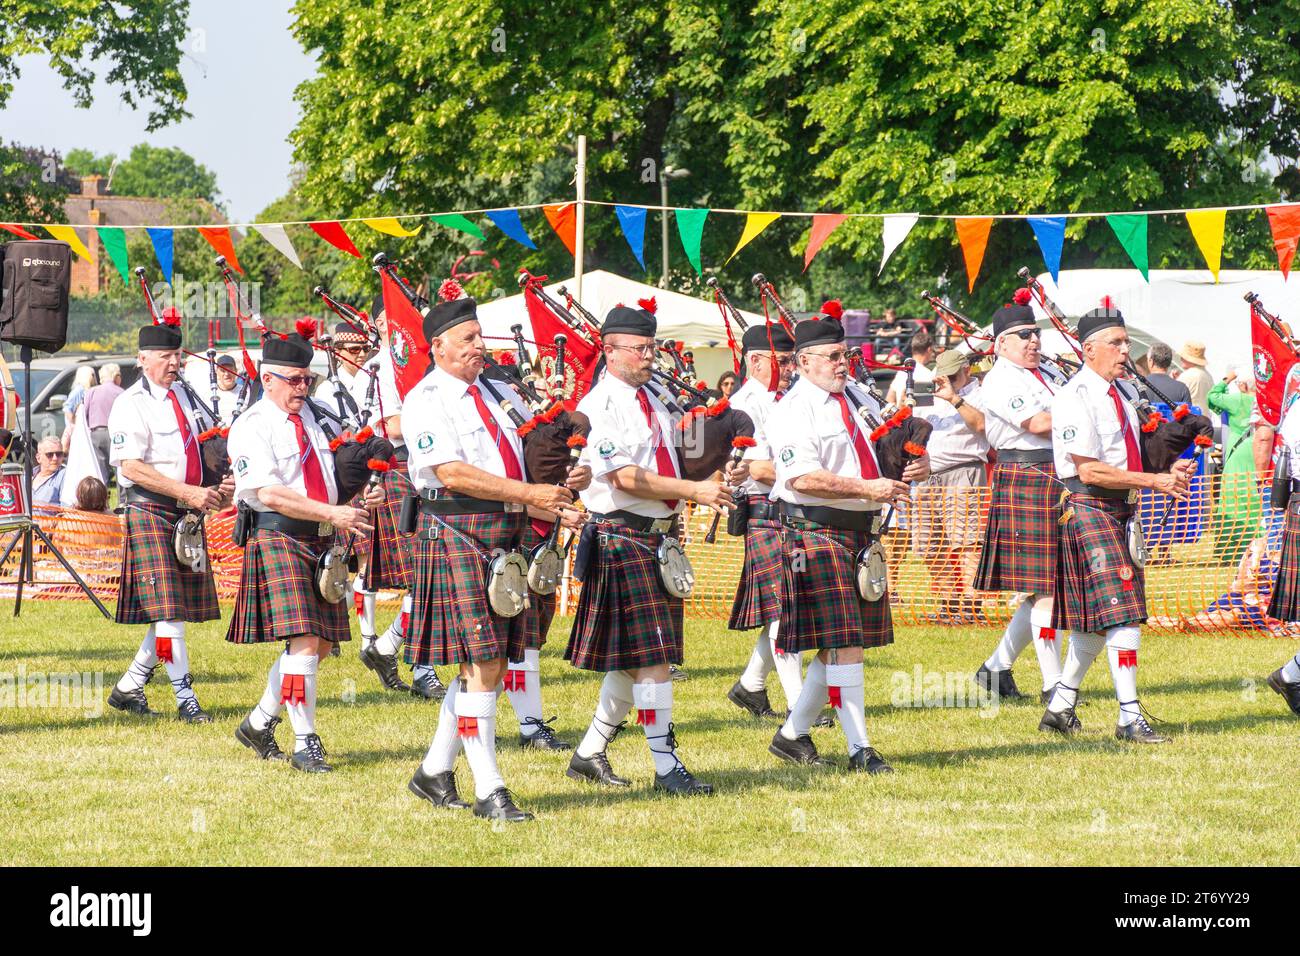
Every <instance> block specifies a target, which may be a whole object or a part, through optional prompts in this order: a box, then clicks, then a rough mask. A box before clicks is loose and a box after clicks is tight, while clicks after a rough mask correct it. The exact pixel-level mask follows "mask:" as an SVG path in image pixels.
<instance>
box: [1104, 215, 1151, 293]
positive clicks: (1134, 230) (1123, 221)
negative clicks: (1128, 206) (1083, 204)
mask: <svg viewBox="0 0 1300 956" xmlns="http://www.w3.org/2000/svg"><path fill="white" fill-rule="evenodd" d="M1106 221H1107V222H1108V223H1110V228H1111V229H1112V230H1113V231H1114V233H1115V238H1116V239H1118V240H1119V244H1120V245H1121V246H1123V247H1124V251H1125V252H1127V253H1128V257H1129V258H1130V259H1132V260H1133V265H1135V266H1137V269H1138V271H1139V272H1141V273H1142V278H1143V279H1145V280H1146V281H1147V282H1150V281H1151V276H1150V275H1148V270H1147V217H1146V214H1145V213H1128V214H1126V215H1121V216H1107V217H1106Z"/></svg>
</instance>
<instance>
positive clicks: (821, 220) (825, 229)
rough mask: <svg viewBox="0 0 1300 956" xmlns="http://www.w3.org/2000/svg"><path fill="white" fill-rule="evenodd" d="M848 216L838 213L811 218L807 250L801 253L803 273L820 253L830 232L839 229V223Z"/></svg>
mask: <svg viewBox="0 0 1300 956" xmlns="http://www.w3.org/2000/svg"><path fill="white" fill-rule="evenodd" d="M848 218H849V217H848V216H845V215H842V214H840V213H823V214H821V215H819V216H813V222H812V231H811V232H810V233H808V248H806V249H805V250H804V251H803V271H804V272H807V271H808V266H810V265H811V264H812V261H813V256H815V255H817V253H818V252H820V251H821V248H822V246H823V245H824V244H825V242H826V240H827V239H829V238H830V235H831V233H832V232H834V231H835V230H836V229H838V228H839V225H840V223H842V222H843V221H844V220H845V219H848Z"/></svg>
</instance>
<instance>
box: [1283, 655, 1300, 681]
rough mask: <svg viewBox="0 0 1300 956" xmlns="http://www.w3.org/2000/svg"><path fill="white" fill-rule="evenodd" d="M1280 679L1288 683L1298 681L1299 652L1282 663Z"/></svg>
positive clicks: (1299, 672) (1299, 677) (1299, 678)
mask: <svg viewBox="0 0 1300 956" xmlns="http://www.w3.org/2000/svg"><path fill="white" fill-rule="evenodd" d="M1282 679H1283V680H1284V681H1286V682H1287V683H1288V684H1294V683H1295V682H1296V681H1300V654H1297V655H1296V656H1295V657H1293V658H1291V659H1290V660H1289V661H1287V662H1286V663H1285V664H1283V665H1282Z"/></svg>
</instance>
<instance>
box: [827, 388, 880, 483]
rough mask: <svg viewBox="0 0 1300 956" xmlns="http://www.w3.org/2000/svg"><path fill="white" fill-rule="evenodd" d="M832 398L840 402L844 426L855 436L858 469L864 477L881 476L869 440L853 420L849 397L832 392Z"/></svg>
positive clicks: (854, 443) (854, 447)
mask: <svg viewBox="0 0 1300 956" xmlns="http://www.w3.org/2000/svg"><path fill="white" fill-rule="evenodd" d="M831 398H833V399H835V401H837V402H839V404H840V416H841V417H842V418H843V419H844V427H845V428H847V429H848V430H849V434H850V435H852V436H853V450H854V451H856V452H857V453H858V470H859V471H860V472H862V477H863V478H867V479H871V478H879V477H880V472H879V471H877V470H876V461H875V459H874V458H872V457H871V449H870V448H868V447H867V440H866V439H865V438H863V437H862V431H861V429H859V428H858V425H857V422H855V421H854V420H853V412H851V411H850V410H849V403H848V399H846V398H845V397H844V396H843V395H838V394H835V393H834V392H832V393H831Z"/></svg>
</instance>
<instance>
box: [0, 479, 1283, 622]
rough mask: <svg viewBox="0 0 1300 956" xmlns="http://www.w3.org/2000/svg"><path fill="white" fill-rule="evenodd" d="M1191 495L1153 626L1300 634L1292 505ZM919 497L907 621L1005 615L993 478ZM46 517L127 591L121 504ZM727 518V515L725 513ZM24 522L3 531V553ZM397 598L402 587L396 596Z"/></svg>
mask: <svg viewBox="0 0 1300 956" xmlns="http://www.w3.org/2000/svg"><path fill="white" fill-rule="evenodd" d="M1192 493H1193V497H1192V500H1191V501H1190V502H1187V503H1185V504H1181V505H1179V506H1178V507H1176V508H1174V509H1173V510H1172V511H1171V512H1170V514H1169V517H1168V519H1167V520H1166V521H1165V522H1164V523H1163V524H1161V518H1162V516H1163V514H1164V511H1165V506H1166V504H1167V502H1168V501H1169V499H1168V498H1167V497H1165V496H1163V495H1157V494H1154V493H1152V492H1143V493H1142V496H1141V504H1140V506H1139V508H1140V514H1141V516H1142V521H1143V526H1144V528H1145V529H1146V536H1147V543H1148V546H1149V547H1150V548H1151V551H1152V558H1151V560H1150V562H1149V563H1148V565H1147V568H1146V593H1147V609H1148V611H1149V613H1150V615H1151V618H1150V620H1149V621H1148V628H1149V629H1151V630H1157V631H1177V632H1183V633H1187V632H1199V633H1220V634H1223V633H1230V634H1240V635H1269V634H1272V635H1281V634H1291V633H1296V634H1300V627H1295V626H1292V625H1289V624H1287V623H1285V622H1282V621H1276V620H1272V619H1269V618H1267V617H1266V616H1265V613H1264V612H1265V609H1266V608H1267V606H1268V601H1269V595H1270V594H1271V592H1272V586H1273V581H1274V578H1275V577H1276V569H1277V561H1278V553H1279V550H1280V548H1281V537H1282V517H1283V515H1282V512H1280V511H1275V510H1273V509H1271V508H1269V507H1268V505H1267V494H1268V485H1267V483H1266V482H1263V481H1260V480H1259V479H1257V478H1256V476H1254V475H1253V474H1249V473H1230V474H1227V475H1214V476H1210V477H1197V478H1195V479H1193V482H1192ZM915 494H916V496H917V497H916V498H915V499H914V501H913V503H912V504H911V505H910V506H908V507H905V508H902V509H900V510H899V513H898V519H899V520H898V521H896V522H895V525H896V527H894V528H893V529H892V530H891V531H890V532H889V533H888V534H886V535H885V536H884V539H883V543H884V545H885V548H886V551H887V553H888V555H889V565H890V592H891V595H890V599H891V601H892V602H893V615H894V621H895V622H896V623H898V624H935V623H937V624H945V623H948V624H971V623H984V622H987V623H988V624H989V625H1002V624H1004V623H1005V622H1006V621H1007V620H1008V618H1009V617H1010V615H1011V613H1012V611H1013V610H1014V609H1015V606H1016V603H1017V601H1018V599H1017V597H1016V596H1014V595H1009V594H989V593H980V592H975V591H973V590H972V589H971V587H970V582H971V580H972V578H973V576H974V571H975V568H976V566H977V564H978V562H979V552H980V547H981V543H982V539H983V528H984V523H985V521H986V520H987V512H988V501H989V489H988V488H986V487H977V488H968V489H958V488H919V489H916V490H915ZM36 520H37V523H38V524H39V525H40V526H41V527H42V528H44V529H45V530H46V532H47V533H48V534H50V536H51V538H52V539H53V540H54V542H55V544H56V545H57V546H58V548H59V549H60V550H61V551H62V552H63V554H64V555H65V556H66V557H67V558H68V560H69V561H70V562H71V563H72V565H73V566H74V567H75V568H76V569H77V571H78V573H79V574H81V575H82V577H83V578H84V579H85V580H86V582H87V584H89V585H90V586H91V587H92V588H93V589H94V590H95V592H96V593H97V594H98V595H99V596H100V597H101V598H102V599H105V600H112V599H113V598H114V597H115V596H116V594H117V577H118V571H119V566H120V561H121V547H122V531H121V525H120V519H119V518H118V517H117V516H115V515H111V514H109V515H105V514H93V513H88V512H82V511H75V510H58V509H54V510H48V511H46V512H44V513H42V514H39V515H37V519H36ZM711 521H712V512H710V511H708V510H706V509H695V510H688V511H687V514H686V538H685V543H686V551H687V554H688V555H689V557H690V559H691V563H692V564H693V565H694V568H695V593H694V595H693V596H692V598H691V599H690V600H689V601H688V602H687V614H688V615H692V616H695V617H701V618H713V619H722V620H725V619H726V618H727V616H728V615H729V613H730V610H731V602H732V597H733V596H734V594H735V590H736V581H737V579H738V578H739V575H740V568H741V563H742V561H743V559H744V543H743V541H742V539H740V538H733V537H730V536H729V535H727V534H726V532H725V529H720V530H719V533H718V537H717V540H716V541H715V542H714V543H713V544H706V543H705V541H704V536H705V533H706V532H707V530H708V528H709V525H710V523H711ZM233 523H234V513H233V512H231V511H227V512H224V513H222V514H219V515H216V516H213V517H211V518H209V519H208V522H207V526H208V544H209V550H210V557H211V563H212V567H213V571H214V573H215V575H216V583H217V593H218V594H219V595H220V596H221V597H222V598H224V599H232V598H233V597H234V595H235V590H236V587H237V585H238V581H239V567H240V561H241V559H242V552H241V551H240V549H239V548H236V547H235V546H234V544H232V543H231V540H230V532H231V528H232V526H233ZM724 525H725V522H724ZM14 534H15V532H14V531H0V552H3V550H4V549H5V548H7V547H8V546H9V544H10V541H11V540H12V538H13V535H14ZM20 551H21V547H16V548H14V550H13V552H12V553H11V555H10V557H9V559H8V560H7V561H6V562H5V563H4V565H3V566H0V596H5V595H10V594H12V593H13V590H14V584H15V582H16V578H17V569H18V555H19V552H20ZM578 587H579V585H578V584H577V583H576V582H573V581H568V582H567V583H566V588H565V590H564V592H563V593H562V594H561V595H560V598H561V607H562V609H563V608H566V607H567V608H572V607H573V606H574V604H575V603H576V599H577V592H578ZM24 596H30V597H33V598H76V597H78V596H79V592H78V591H77V589H76V587H75V586H74V585H73V584H72V583H71V579H70V578H69V576H68V575H67V573H66V572H65V571H64V570H63V569H62V568H61V567H60V566H59V564H58V562H57V561H55V560H54V558H53V556H52V555H49V554H47V553H45V549H44V547H43V545H41V543H40V542H39V541H37V544H36V584H35V585H34V586H30V585H29V586H28V587H27V588H26V589H25V591H24ZM388 597H392V595H388Z"/></svg>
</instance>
